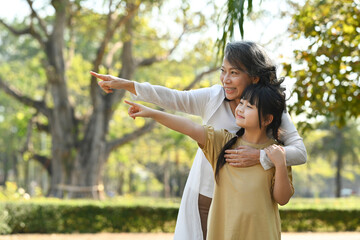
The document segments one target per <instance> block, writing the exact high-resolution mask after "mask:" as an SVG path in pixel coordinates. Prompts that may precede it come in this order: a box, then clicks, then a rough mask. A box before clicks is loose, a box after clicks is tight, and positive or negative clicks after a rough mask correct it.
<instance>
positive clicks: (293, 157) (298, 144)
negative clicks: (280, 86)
mask: <svg viewBox="0 0 360 240" xmlns="http://www.w3.org/2000/svg"><path fill="white" fill-rule="evenodd" d="M279 139H280V141H283V142H284V145H285V147H284V148H285V154H286V165H288V166H294V165H300V164H304V163H306V160H307V153H306V148H305V145H304V142H303V139H302V138H301V137H300V136H299V134H298V132H297V130H296V128H295V125H294V124H293V123H292V121H291V118H290V115H289V114H288V113H284V114H283V116H282V118H281V126H280V134H279ZM260 163H261V165H262V166H263V168H264V169H265V170H267V169H270V168H272V167H273V166H274V164H273V163H272V162H271V161H270V159H269V158H268V157H267V155H266V153H265V151H264V150H260Z"/></svg>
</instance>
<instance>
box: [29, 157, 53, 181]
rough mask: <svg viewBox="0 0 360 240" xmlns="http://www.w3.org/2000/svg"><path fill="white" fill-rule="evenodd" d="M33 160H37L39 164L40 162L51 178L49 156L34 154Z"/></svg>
mask: <svg viewBox="0 0 360 240" xmlns="http://www.w3.org/2000/svg"><path fill="white" fill-rule="evenodd" d="M31 158H32V159H34V160H36V161H37V162H39V163H40V164H41V165H42V166H43V167H44V168H45V169H46V171H47V172H48V173H49V175H50V176H51V173H52V172H51V159H50V158H48V157H47V156H42V155H39V154H33V155H31Z"/></svg>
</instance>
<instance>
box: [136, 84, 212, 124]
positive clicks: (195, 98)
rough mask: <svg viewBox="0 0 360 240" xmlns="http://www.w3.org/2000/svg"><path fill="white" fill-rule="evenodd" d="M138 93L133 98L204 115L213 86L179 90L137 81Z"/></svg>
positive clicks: (170, 108) (169, 108) (168, 108)
mask: <svg viewBox="0 0 360 240" xmlns="http://www.w3.org/2000/svg"><path fill="white" fill-rule="evenodd" d="M135 90H136V93H137V95H134V94H132V95H131V97H132V99H133V100H137V101H144V102H149V103H153V104H156V105H158V106H160V107H162V108H164V109H167V110H175V111H180V112H185V113H189V114H193V115H197V116H200V117H204V114H205V111H206V107H208V106H207V105H208V103H209V101H210V98H211V88H201V89H195V90H189V91H179V90H174V89H170V88H166V87H163V86H158V85H151V84H150V83H135Z"/></svg>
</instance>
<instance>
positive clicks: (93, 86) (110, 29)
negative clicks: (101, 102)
mask: <svg viewBox="0 0 360 240" xmlns="http://www.w3.org/2000/svg"><path fill="white" fill-rule="evenodd" d="M140 4H141V3H140V2H139V3H138V4H136V5H134V4H131V5H130V6H129V7H128V11H127V14H126V15H122V16H121V17H119V18H118V19H117V21H115V23H114V25H113V26H111V22H112V20H111V17H110V15H112V11H111V10H109V15H108V16H109V17H108V21H107V29H106V33H105V37H104V39H103V41H102V43H101V44H100V46H99V48H98V50H97V54H96V58H95V60H94V62H93V71H95V72H97V71H98V70H99V66H100V64H101V63H102V61H103V58H104V55H105V50H106V48H107V46H108V44H109V42H110V40H111V39H112V37H113V36H114V33H115V31H116V30H117V29H118V28H119V27H120V26H122V25H123V24H125V23H126V22H127V21H128V20H129V19H131V17H132V16H133V15H134V14H135V12H136V11H137V10H138V9H139V7H140ZM118 6H119V5H117V7H118ZM90 91H91V93H90V95H91V99H92V102H93V105H94V107H95V108H96V107H97V106H96V105H97V104H96V102H97V96H102V95H97V94H96V93H100V94H103V92H102V91H101V90H100V88H99V87H98V85H97V79H96V78H95V77H94V76H92V77H91V83H90Z"/></svg>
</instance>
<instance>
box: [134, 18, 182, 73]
mask: <svg viewBox="0 0 360 240" xmlns="http://www.w3.org/2000/svg"><path fill="white" fill-rule="evenodd" d="M183 27H184V28H183V31H182V33H181V34H180V35H179V37H178V38H177V39H176V40H175V41H174V42H175V43H174V46H173V47H172V48H171V49H169V51H168V52H167V53H166V54H165V55H164V56H160V57H159V56H152V57H150V58H144V59H143V60H140V61H139V62H138V64H137V66H139V67H144V66H150V65H152V64H154V63H156V62H161V61H164V60H166V59H167V58H168V57H169V56H170V55H171V54H172V53H173V52H174V51H175V49H176V48H177V47H178V46H179V44H180V41H181V39H182V37H183V36H184V35H185V34H186V32H187V27H186V24H184V25H183Z"/></svg>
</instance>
